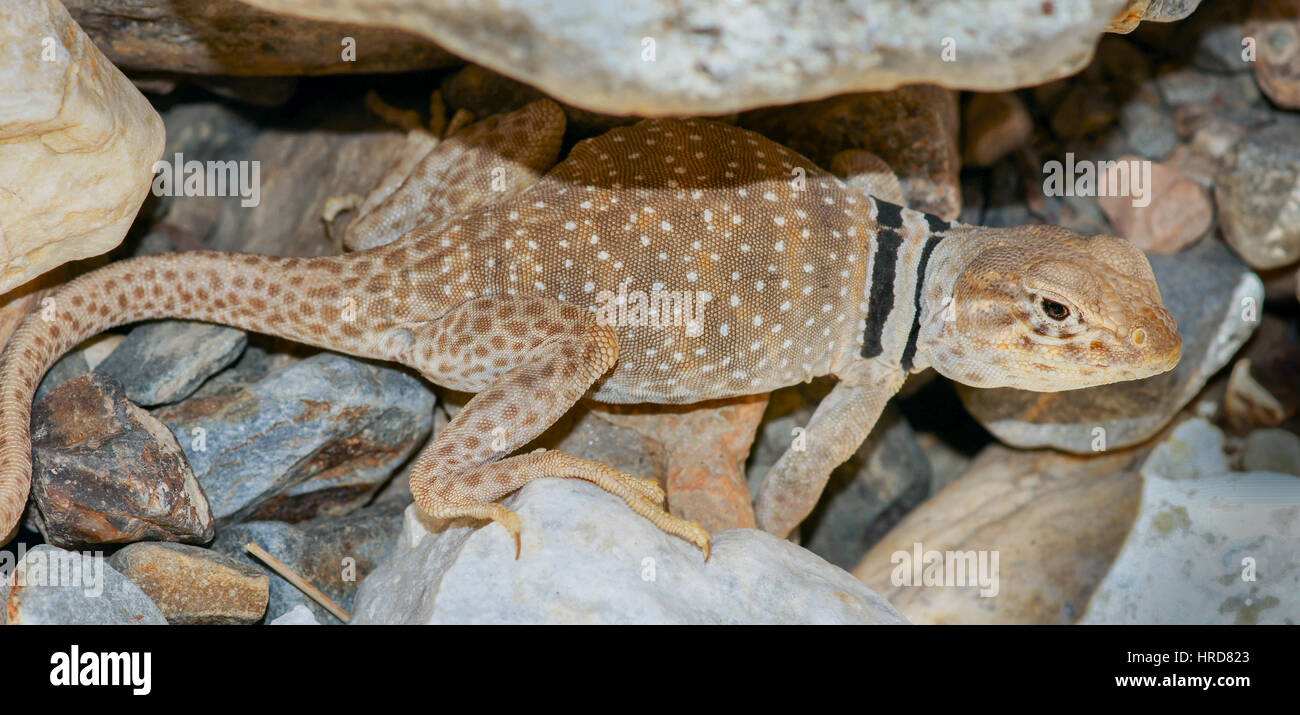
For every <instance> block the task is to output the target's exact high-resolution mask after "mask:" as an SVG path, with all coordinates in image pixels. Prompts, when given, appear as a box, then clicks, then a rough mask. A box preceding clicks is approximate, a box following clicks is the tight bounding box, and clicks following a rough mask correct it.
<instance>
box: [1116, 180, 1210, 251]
mask: <svg viewBox="0 0 1300 715" xmlns="http://www.w3.org/2000/svg"><path fill="white" fill-rule="evenodd" d="M1119 161H1120V162H1127V163H1128V165H1129V167H1130V168H1132V167H1138V166H1144V165H1150V167H1151V185H1150V186H1149V187H1146V190H1147V191H1148V192H1149V193H1148V194H1147V195H1146V196H1144V197H1135V196H1132V195H1124V196H1121V195H1119V194H1121V193H1124V194H1130V193H1131V192H1128V191H1120V190H1118V189H1119V188H1120V187H1105V188H1103V186H1102V185H1101V184H1102V183H1103V182H1100V181H1099V185H1098V194H1099V197H1098V198H1097V204H1098V205H1099V206H1101V210H1102V211H1103V212H1105V214H1106V217H1107V218H1109V219H1110V222H1111V224H1112V225H1114V226H1115V229H1116V230H1117V231H1118V232H1119V235H1120V236H1123V237H1124V238H1127V239H1128V240H1130V241H1132V242H1133V243H1134V244H1135V245H1136V246H1137V247H1138V248H1141V249H1142V250H1143V251H1146V252H1147V253H1160V254H1165V255H1170V254H1174V253H1178V252H1179V251H1181V250H1182V249H1183V248H1184V247H1186V246H1187V245H1188V244H1190V243H1192V242H1193V241H1195V240H1196V239H1198V238H1200V237H1201V236H1204V235H1205V232H1206V231H1208V230H1210V225H1211V223H1212V222H1213V220H1214V205H1213V204H1211V203H1210V194H1209V192H1208V191H1206V190H1205V188H1204V187H1203V186H1201V185H1200V184H1199V183H1197V182H1196V181H1194V180H1192V179H1189V178H1187V177H1186V176H1183V175H1182V173H1180V172H1179V171H1178V170H1177V169H1173V168H1171V167H1169V166H1168V165H1166V164H1162V163H1157V162H1148V161H1146V160H1144V159H1142V158H1141V157H1137V156H1132V155H1129V156H1123V157H1120V159H1119ZM1099 174H1100V172H1099ZM1148 197H1149V199H1150V203H1148V204H1146V205H1145V206H1143V205H1139V204H1141V203H1143V202H1144V201H1146V199H1147V198H1148Z"/></svg>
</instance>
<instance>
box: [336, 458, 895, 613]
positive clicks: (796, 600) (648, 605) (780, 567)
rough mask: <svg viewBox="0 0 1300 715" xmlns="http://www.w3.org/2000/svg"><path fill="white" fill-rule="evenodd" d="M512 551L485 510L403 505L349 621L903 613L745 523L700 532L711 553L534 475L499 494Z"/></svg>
mask: <svg viewBox="0 0 1300 715" xmlns="http://www.w3.org/2000/svg"><path fill="white" fill-rule="evenodd" d="M504 503H505V505H506V506H507V507H509V508H511V509H514V510H515V511H517V512H518V513H519V515H520V517H521V519H522V529H523V530H522V544H523V551H522V555H521V556H520V558H519V559H518V560H516V559H515V558H514V550H515V547H514V542H513V541H512V540H511V538H510V536H509V534H507V533H506V531H505V530H504V529H502V528H500V527H499V526H497V525H495V524H489V525H486V526H481V527H480V526H473V525H468V526H462V525H459V524H457V525H443V526H444V527H446V528H445V529H444V530H442V531H438V532H436V533H431V532H429V531H428V530H427V529H426V527H425V525H424V523H423V521H422V517H421V516H420V512H419V509H418V507H415V506H414V505H412V506H411V507H408V509H407V511H406V516H405V523H404V525H403V529H402V535H401V537H400V538H399V542H398V546H397V547H396V548H395V549H394V551H393V554H392V556H391V557H390V558H389V559H388V560H387V561H386V562H384V563H383V564H382V565H381V566H380V567H379V568H378V569H376V570H375V571H374V572H373V573H372V574H371V575H370V576H369V577H367V578H366V580H365V582H364V583H362V585H361V589H360V591H359V592H358V594H357V600H356V608H355V610H354V612H353V619H352V622H353V623H359V624H376V623H429V624H432V623H701V624H703V623H712V624H717V623H905V622H906V621H905V620H904V619H903V618H902V617H901V616H899V615H898V612H897V611H895V610H894V609H893V608H892V607H891V606H890V605H889V604H888V603H886V602H885V600H884V599H882V598H881V597H880V596H878V595H876V594H875V593H874V592H872V591H871V590H870V589H868V588H867V587H865V586H863V585H862V584H861V583H859V582H858V581H857V580H855V579H854V578H853V577H852V576H850V575H849V574H848V573H846V572H844V571H842V570H840V569H839V568H837V567H835V566H832V565H830V564H828V563H826V562H825V561H822V560H821V559H820V558H818V557H817V556H815V555H814V554H812V553H810V552H808V551H806V550H804V549H801V548H799V547H798V546H795V545H794V544H791V543H790V542H788V541H785V540H783V539H779V538H777V537H774V536H772V535H771V534H767V533H765V532H762V531H758V530H755V529H732V530H729V531H724V532H721V533H718V534H714V541H713V555H712V558H710V559H709V561H708V562H705V561H704V558H703V555H702V554H701V553H700V551H699V549H697V548H695V547H694V546H692V545H691V544H688V543H687V542H685V541H683V540H681V539H678V538H676V537H672V536H669V535H667V534H665V533H663V532H661V531H660V530H659V529H657V528H656V527H655V526H654V525H653V524H651V523H650V522H649V521H647V520H646V519H644V518H642V517H641V516H638V515H637V514H636V513H635V512H633V511H632V510H630V509H628V508H627V505H626V504H624V503H623V502H622V501H620V500H619V499H618V498H617V497H615V496H612V495H610V494H607V493H606V492H604V491H602V490H601V489H600V488H599V487H596V486H595V485H592V484H588V483H586V482H582V481H578V480H558V479H541V480H537V481H534V482H531V483H529V484H527V485H526V486H524V488H523V489H521V490H520V491H519V492H518V493H516V494H515V495H512V496H510V497H507V499H506V500H505V502H504Z"/></svg>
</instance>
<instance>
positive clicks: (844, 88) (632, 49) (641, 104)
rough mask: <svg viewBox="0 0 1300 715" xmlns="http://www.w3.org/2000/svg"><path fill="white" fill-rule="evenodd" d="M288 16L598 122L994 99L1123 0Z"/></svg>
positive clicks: (331, 9) (340, 11) (354, 7)
mask: <svg viewBox="0 0 1300 715" xmlns="http://www.w3.org/2000/svg"><path fill="white" fill-rule="evenodd" d="M250 4H253V5H256V6H258V7H261V8H265V9H268V10H273V11H275V12H282V13H285V14H289V15H300V16H306V17H314V18H317V19H331V20H337V21H341V22H350V23H359V24H367V25H385V26H390V27H401V28H405V29H408V30H410V31H412V32H416V33H419V34H422V35H424V36H426V37H429V38H430V39H432V40H434V41H435V42H437V43H438V44H439V45H441V46H442V47H443V48H445V49H447V50H448V51H450V52H452V53H454V54H456V55H458V56H460V57H464V58H465V59H467V60H469V61H471V62H474V63H476V64H480V65H483V66H485V67H491V68H493V69H494V70H496V71H499V72H501V73H502V74H505V75H507V76H510V77H513V78H514V79H516V80H519V81H521V82H524V83H527V84H530V85H533V86H536V87H537V88H539V89H541V90H542V91H543V92H545V93H547V94H549V95H552V96H554V97H556V98H557V99H559V100H561V101H564V102H567V103H570V104H574V105H577V106H580V107H584V108H587V109H591V110H594V111H599V112H605V113H608V114H639V115H643V116H667V115H692V114H723V113H726V112H732V111H737V110H741V109H750V108H753V107H761V106H770V105H781V104H790V103H793V102H799V101H806V100H810V99H815V98H820V97H827V96H831V95H835V94H843V93H846V92H859V91H864V90H883V89H893V88H894V87H897V86H899V85H901V84H906V83H925V82H929V83H942V84H943V85H944V86H947V87H954V88H962V89H974V90H985V91H995V90H1004V89H1010V88H1013V87H1021V86H1028V85H1034V84H1039V83H1041V82H1044V81H1047V80H1050V79H1055V78H1057V77H1064V76H1067V75H1070V74H1072V73H1074V72H1075V71H1077V70H1078V69H1079V68H1081V67H1083V66H1084V65H1086V64H1087V63H1088V59H1089V58H1090V57H1091V55H1092V49H1093V47H1094V45H1095V43H1096V41H1097V37H1098V36H1099V35H1100V34H1101V32H1102V31H1104V30H1105V29H1106V28H1107V26H1108V25H1109V23H1110V21H1111V19H1112V18H1114V17H1115V16H1116V14H1117V13H1118V12H1119V10H1120V8H1121V7H1122V6H1123V0H1087V1H1086V2H1078V3H1075V4H1073V5H1072V6H1071V8H1070V11H1069V12H1064V11H1055V10H1053V9H1052V7H1051V6H1044V5H1043V3H1042V2H1041V0H1032V1H1031V0H968V1H967V2H936V3H927V4H924V5H917V4H915V3H913V2H909V1H908V0H878V1H877V2H873V3H872V4H871V5H870V8H869V11H866V12H864V7H862V6H857V5H841V4H836V3H819V4H808V3H799V2H769V3H760V4H755V5H744V6H738V5H735V4H733V3H729V2H725V1H724V0H710V1H706V2H697V3H692V4H690V5H689V6H682V5H680V4H676V3H671V2H661V1H657V0H636V2H631V3H621V4H608V3H598V2H596V3H593V2H587V1H585V0H579V1H575V2H561V3H541V4H528V3H523V4H514V5H511V6H510V7H509V9H508V10H505V9H503V8H502V7H500V6H497V5H490V4H489V5H480V4H476V3H460V2H447V1H444V0H427V1H425V2H419V3H416V2H402V3H393V2H380V1H379V0H345V1H341V2H333V3H328V4H322V3H318V2H315V1H314V0H252V2H250Z"/></svg>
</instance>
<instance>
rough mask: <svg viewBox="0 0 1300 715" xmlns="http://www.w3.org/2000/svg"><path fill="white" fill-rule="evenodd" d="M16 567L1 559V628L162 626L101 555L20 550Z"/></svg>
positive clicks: (155, 608) (153, 607) (44, 546)
mask: <svg viewBox="0 0 1300 715" xmlns="http://www.w3.org/2000/svg"><path fill="white" fill-rule="evenodd" d="M18 553H19V555H18V556H17V562H16V563H12V562H10V563H7V562H6V558H5V557H7V556H8V554H7V553H4V554H0V567H2V568H0V573H4V574H10V573H12V574H13V583H10V580H9V579H8V578H3V579H0V624H8V625H78V626H80V625H123V626H134V625H166V623H167V620H166V619H165V618H163V615H162V611H160V610H158V606H156V605H155V604H154V602H153V601H151V600H149V597H148V596H146V595H145V593H144V591H141V590H140V587H139V586H136V585H135V584H134V583H132V582H131V580H130V579H128V578H127V577H126V576H123V575H122V574H120V573H118V572H117V570H115V569H114V568H113V567H112V566H109V565H108V563H107V562H106V561H105V559H104V558H103V556H102V555H99V554H96V555H91V554H86V553H80V552H76V551H64V550H63V549H60V548H57V547H54V546H49V545H47V544H41V545H39V546H36V547H34V548H32V549H26V550H24V549H22V548H21V547H20V549H19V552H18Z"/></svg>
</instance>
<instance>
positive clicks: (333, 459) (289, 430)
mask: <svg viewBox="0 0 1300 715" xmlns="http://www.w3.org/2000/svg"><path fill="white" fill-rule="evenodd" d="M433 405H434V398H433V393H432V392H431V391H430V390H429V388H428V387H427V386H426V385H425V384H424V383H423V382H422V381H420V380H419V379H417V378H414V377H412V376H410V375H409V374H407V373H405V372H403V371H401V370H398V369H395V368H390V367H381V366H378V365H373V364H371V363H367V362H362V361H360V360H356V359H354V358H349V357H345V356H342V355H337V354H334V353H320V354H317V355H314V356H312V357H310V358H307V359H306V360H302V361H300V362H296V363H292V364H290V365H288V366H285V367H282V368H279V369H276V370H273V371H271V372H269V373H267V374H266V375H265V376H264V377H262V378H261V379H260V380H258V381H257V382H255V383H253V384H251V385H248V386H246V387H243V388H240V389H236V390H233V391H230V392H225V393H223V394H217V395H213V396H209V397H199V398H195V399H192V400H186V401H184V402H181V403H178V404H176V405H170V406H167V407H164V408H162V409H160V410H158V411H157V415H158V417H159V418H160V419H161V420H163V422H165V423H166V424H167V425H168V426H169V427H170V428H171V429H172V430H174V431H175V432H176V434H177V435H178V436H180V438H181V441H182V445H181V446H182V448H183V449H184V450H185V454H186V456H187V457H188V459H189V462H190V465H191V466H193V468H194V473H195V474H196V475H198V478H199V481H200V482H201V483H202V484H203V488H204V490H205V491H206V492H207V494H208V498H209V500H210V501H211V503H212V511H213V514H214V515H215V516H216V518H217V520H218V521H219V522H221V523H231V522H237V521H242V520H244V519H248V518H258V519H281V520H289V521H301V520H303V519H307V518H311V517H312V516H314V515H316V514H318V513H336V514H337V513H345V512H347V511H350V510H352V509H355V508H357V507H359V506H361V505H362V504H364V503H365V502H366V501H368V500H369V498H370V496H371V495H373V493H374V491H375V490H376V489H377V488H378V487H379V486H380V485H381V484H382V483H383V482H384V481H386V480H387V479H388V477H389V476H390V475H391V474H392V473H393V470H395V469H396V468H397V466H398V465H400V464H401V463H402V462H403V461H405V460H406V458H407V457H409V456H410V455H411V453H412V452H413V451H414V450H415V449H416V448H417V447H419V446H420V445H421V444H422V443H423V442H424V439H425V437H426V436H427V435H428V433H429V427H430V425H431V424H432V419H433V417H432V413H433Z"/></svg>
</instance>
